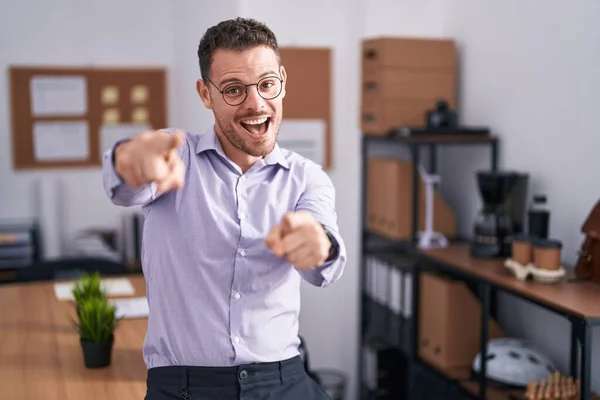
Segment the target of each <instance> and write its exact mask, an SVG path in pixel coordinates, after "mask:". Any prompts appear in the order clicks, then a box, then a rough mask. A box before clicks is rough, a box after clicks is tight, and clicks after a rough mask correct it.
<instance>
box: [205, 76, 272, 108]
mask: <svg viewBox="0 0 600 400" xmlns="http://www.w3.org/2000/svg"><path fill="white" fill-rule="evenodd" d="M269 78H270V79H273V78H275V79H277V80H279V82H280V83H281V86H280V87H279V92H278V93H277V94H276V95H275V96H273V97H269V98H266V97H265V96H263V95H262V94H261V93H260V90H258V85H259V84H260V83H261V82H262V81H264V80H265V79H269ZM205 80H206V81H208V82H210V83H211V84H212V85H213V86H214V87H215V89H217V91H218V92H219V93H221V96H222V97H223V101H224V102H225V103H227V105H230V106H232V107H235V106H239V105H240V104H243V103H244V102H245V101H246V99H247V98H248V88H249V87H250V86H256V92H257V93H258V95H259V96H260V97H262V98H263V99H265V100H273V99H276V98H277V97H279V95H280V94H281V92H283V79H281V78H280V77H278V76H277V75H269V76H265V77H264V78H261V79H259V81H258V82H256V83H249V84H247V85H246V84H245V83H241V82H239V83H238V84H241V85H243V86H244V87H245V89H246V92H245V93H244V99H243V100H242V101H240V102H239V103H235V104H231V103H229V102H228V101H227V100H226V99H225V94H224V92H225V88H227V86H229V85H232V84H233V83H228V84H227V85H225V87H224V88H223V90H221V89H219V87H218V86H217V85H215V84H214V82H213V81H211V80H210V78H205Z"/></svg>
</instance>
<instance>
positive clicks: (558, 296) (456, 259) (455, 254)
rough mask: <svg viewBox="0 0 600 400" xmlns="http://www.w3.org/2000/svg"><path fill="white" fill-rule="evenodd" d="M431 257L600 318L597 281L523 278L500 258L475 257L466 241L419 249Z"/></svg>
mask: <svg viewBox="0 0 600 400" xmlns="http://www.w3.org/2000/svg"><path fill="white" fill-rule="evenodd" d="M420 252H421V253H422V254H424V255H426V256H428V257H430V258H432V259H434V260H437V261H440V262H443V263H444V264H447V265H448V266H451V267H453V268H455V269H457V270H459V271H463V272H465V273H468V274H471V275H474V276H476V277H479V278H482V279H484V280H486V281H488V282H491V283H493V284H495V285H497V286H500V287H502V288H505V289H507V290H510V291H513V292H515V293H518V294H521V295H523V296H525V297H528V298H531V299H533V300H536V301H538V302H541V303H544V304H547V305H548V306H550V307H552V308H554V309H557V310H561V311H565V312H567V313H569V314H572V315H575V316H578V317H582V318H600V285H599V284H597V283H593V282H590V281H565V282H562V283H557V284H544V283H538V282H531V281H526V282H522V281H519V280H518V279H517V278H515V277H514V276H513V275H511V274H510V272H509V271H508V270H507V269H506V268H505V267H504V262H503V260H492V259H478V258H473V257H471V256H470V255H469V247H468V245H465V244H459V245H451V246H449V247H447V248H442V249H430V250H420Z"/></svg>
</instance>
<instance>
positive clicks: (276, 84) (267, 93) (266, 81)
mask: <svg viewBox="0 0 600 400" xmlns="http://www.w3.org/2000/svg"><path fill="white" fill-rule="evenodd" d="M256 88H257V89H258V93H259V94H260V95H261V97H262V98H263V99H265V100H271V99H274V98H275V97H277V96H279V93H281V81H280V80H279V78H277V77H275V76H267V77H266V78H263V79H261V80H260V81H259V82H258V84H257V86H256Z"/></svg>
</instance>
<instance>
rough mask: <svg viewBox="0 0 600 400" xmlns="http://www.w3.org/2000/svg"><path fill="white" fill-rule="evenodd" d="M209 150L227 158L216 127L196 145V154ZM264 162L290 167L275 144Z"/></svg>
mask: <svg viewBox="0 0 600 400" xmlns="http://www.w3.org/2000/svg"><path fill="white" fill-rule="evenodd" d="M207 150H215V151H216V152H217V154H219V155H220V156H221V157H224V158H227V156H226V155H225V152H224V151H223V146H221V142H220V141H219V137H218V136H217V134H216V132H215V128H214V126H213V127H212V128H211V129H209V130H208V131H207V132H206V133H205V134H204V135H201V136H200V140H198V144H196V154H200V153H202V152H204V151H207ZM264 162H265V163H266V164H268V165H272V164H279V165H281V166H282V167H284V168H287V169H289V167H290V166H289V164H288V162H287V160H286V159H285V156H284V155H283V152H282V151H281V148H280V147H279V144H278V143H275V147H274V148H273V150H272V151H271V152H270V153H269V154H267V155H266V156H265V158H264Z"/></svg>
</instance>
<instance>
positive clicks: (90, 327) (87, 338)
mask: <svg viewBox="0 0 600 400" xmlns="http://www.w3.org/2000/svg"><path fill="white" fill-rule="evenodd" d="M78 307H79V309H78V313H77V314H78V315H77V317H78V318H77V320H74V321H73V323H74V325H75V329H76V330H77V332H78V333H79V339H80V342H81V347H82V349H83V359H84V364H85V366H86V367H87V368H102V367H106V366H108V365H110V362H111V355H112V348H113V341H114V332H115V329H116V328H117V325H118V320H117V318H116V315H115V311H116V307H115V306H114V305H113V304H110V303H109V302H107V301H106V298H101V297H90V298H84V299H82V300H81V303H79V304H78Z"/></svg>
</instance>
